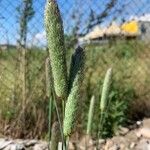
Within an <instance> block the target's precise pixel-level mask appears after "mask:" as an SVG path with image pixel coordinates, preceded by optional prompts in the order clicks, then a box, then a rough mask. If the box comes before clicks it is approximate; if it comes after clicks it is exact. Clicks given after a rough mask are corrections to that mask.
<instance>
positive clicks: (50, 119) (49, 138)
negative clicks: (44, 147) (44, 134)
mask: <svg viewBox="0 0 150 150" xmlns="http://www.w3.org/2000/svg"><path fill="white" fill-rule="evenodd" d="M52 109H53V101H52V97H50V98H49V114H48V148H50V140H51V127H52V126H51V124H52Z"/></svg>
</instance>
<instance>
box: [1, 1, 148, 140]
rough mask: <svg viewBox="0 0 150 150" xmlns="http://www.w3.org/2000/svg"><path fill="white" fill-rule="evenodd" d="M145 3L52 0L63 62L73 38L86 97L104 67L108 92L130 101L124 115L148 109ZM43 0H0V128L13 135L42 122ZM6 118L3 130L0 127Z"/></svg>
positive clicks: (36, 131) (38, 128) (34, 131)
mask: <svg viewBox="0 0 150 150" xmlns="http://www.w3.org/2000/svg"><path fill="white" fill-rule="evenodd" d="M149 2H150V1H149V0H126V1H122V0H101V1H98V0H82V1H81V0H58V5H59V8H60V11H61V14H62V18H63V23H64V32H65V41H66V50H67V59H68V62H69V60H70V55H71V53H72V51H73V49H74V47H75V46H76V45H77V44H80V45H83V46H84V47H85V49H86V52H87V63H86V74H85V84H84V87H83V91H84V92H83V93H84V94H83V96H84V98H83V99H84V100H83V102H84V101H85V102H86V104H88V102H89V99H90V97H91V96H92V95H95V96H96V97H97V98H98V97H99V93H100V89H99V87H100V86H101V83H102V80H103V77H104V73H105V72H106V70H107V68H109V67H112V68H113V70H114V88H113V90H112V91H113V94H114V95H115V98H117V99H118V100H120V99H123V100H125V101H127V100H130V101H132V111H131V112H130V113H131V115H130V117H131V118H132V119H139V118H140V117H144V116H150V111H149V109H150V78H149V77H150V52H149V51H150V46H149V43H150V3H149ZM45 3H46V1H45V0H38V1H36V0H33V1H32V0H14V1H11V0H0V103H1V105H0V122H1V124H2V125H1V126H2V129H1V130H2V131H3V132H4V133H5V134H13V133H14V136H18V137H21V136H22V135H21V134H22V132H20V128H25V129H26V130H27V131H29V130H31V132H30V135H29V134H27V133H23V134H25V135H28V136H29V137H31V136H41V134H42V132H43V131H45V130H46V129H47V125H46V124H47V120H46V118H47V110H48V94H47V92H48V91H47V68H48V64H47V58H48V54H47V45H46V34H45V30H44V7H45ZM68 64H69V63H68ZM68 68H69V65H68ZM113 94H112V97H113V96H114V95H113ZM86 107H87V106H85V110H86ZM22 114H25V116H24V117H22ZM85 114H86V113H85ZM83 116H84V115H83ZM22 118H24V119H22ZM25 121H27V122H28V123H26V124H25ZM21 122H23V124H21ZM8 124H11V126H9V127H8V126H7V127H8V128H10V130H9V129H8V128H4V126H6V125H8ZM39 124H40V125H39ZM12 131H14V132H12Z"/></svg>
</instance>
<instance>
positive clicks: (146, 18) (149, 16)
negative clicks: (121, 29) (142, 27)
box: [129, 14, 150, 22]
mask: <svg viewBox="0 0 150 150" xmlns="http://www.w3.org/2000/svg"><path fill="white" fill-rule="evenodd" d="M129 20H136V21H148V22H150V14H144V15H142V16H131V17H130V19H129Z"/></svg>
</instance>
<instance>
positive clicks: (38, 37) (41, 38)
mask: <svg viewBox="0 0 150 150" xmlns="http://www.w3.org/2000/svg"><path fill="white" fill-rule="evenodd" d="M32 44H33V45H36V46H46V32H45V31H41V32H39V33H37V34H35V36H34V37H33V43H32Z"/></svg>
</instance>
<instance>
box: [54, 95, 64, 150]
mask: <svg viewBox="0 0 150 150" xmlns="http://www.w3.org/2000/svg"><path fill="white" fill-rule="evenodd" d="M54 104H55V108H56V114H57V117H58V122H59V126H60V133H61V139H62V146H63V150H66V146H65V145H66V144H65V139H64V135H63V128H62V124H61V119H60V114H59V111H58V105H57V102H56V98H55V96H54Z"/></svg>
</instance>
